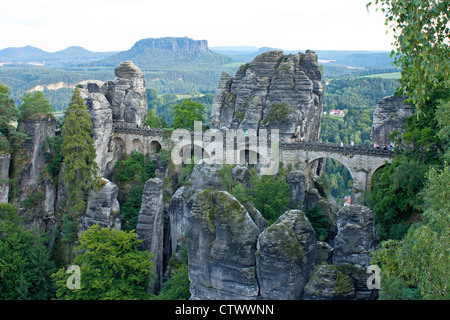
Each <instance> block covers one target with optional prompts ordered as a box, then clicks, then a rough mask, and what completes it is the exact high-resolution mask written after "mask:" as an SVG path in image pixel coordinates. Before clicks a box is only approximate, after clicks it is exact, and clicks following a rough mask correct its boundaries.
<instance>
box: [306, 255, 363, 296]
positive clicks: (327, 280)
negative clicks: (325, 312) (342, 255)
mask: <svg viewBox="0 0 450 320" xmlns="http://www.w3.org/2000/svg"><path fill="white" fill-rule="evenodd" d="M354 298H355V289H354V287H353V284H352V281H351V279H350V277H348V276H347V275H345V274H343V273H342V272H340V271H339V270H338V269H337V267H336V266H333V265H328V264H324V265H319V266H317V267H316V268H315V269H314V271H313V272H312V273H311V276H310V278H309V280H308V283H307V284H306V286H305V292H304V295H303V299H304V300H353V299H354Z"/></svg>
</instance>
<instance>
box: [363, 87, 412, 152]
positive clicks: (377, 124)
mask: <svg viewBox="0 0 450 320" xmlns="http://www.w3.org/2000/svg"><path fill="white" fill-rule="evenodd" d="M406 99H407V97H397V96H395V95H393V96H388V97H384V98H383V99H381V100H380V101H378V104H377V107H376V108H375V111H374V113H373V124H372V132H371V134H370V136H371V139H372V142H373V143H374V144H376V145H378V146H379V147H380V148H383V147H384V146H389V145H390V144H391V143H392V141H391V139H390V138H389V135H390V134H391V133H392V132H393V131H394V130H395V131H398V132H400V133H402V132H403V127H404V125H405V121H406V118H408V117H410V116H411V114H412V108H411V106H410V105H409V104H405V103H404V101H405V100H406Z"/></svg>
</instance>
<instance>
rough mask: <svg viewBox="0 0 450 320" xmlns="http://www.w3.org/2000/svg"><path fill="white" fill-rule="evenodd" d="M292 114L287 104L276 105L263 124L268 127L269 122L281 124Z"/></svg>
mask: <svg viewBox="0 0 450 320" xmlns="http://www.w3.org/2000/svg"><path fill="white" fill-rule="evenodd" d="M290 112H292V111H291V107H289V105H288V104H287V103H284V102H282V103H280V104H274V105H273V106H272V109H270V111H269V114H268V116H267V118H265V119H264V120H263V121H262V124H263V125H266V124H268V123H269V122H274V123H280V122H282V121H284V120H285V119H286V117H287V116H288V114H289V113H290Z"/></svg>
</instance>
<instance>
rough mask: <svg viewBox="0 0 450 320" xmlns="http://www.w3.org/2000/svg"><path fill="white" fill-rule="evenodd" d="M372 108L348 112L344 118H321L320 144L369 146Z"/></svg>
mask: <svg viewBox="0 0 450 320" xmlns="http://www.w3.org/2000/svg"><path fill="white" fill-rule="evenodd" d="M374 110H375V109H374V108H367V109H358V110H349V111H348V113H347V115H346V116H345V117H334V116H329V115H325V116H323V117H322V123H321V131H320V140H321V142H329V143H341V142H342V143H343V144H345V145H350V144H351V142H352V141H353V142H354V144H355V145H366V146H371V145H372V140H371V137H370V133H371V130H372V118H373V112H374Z"/></svg>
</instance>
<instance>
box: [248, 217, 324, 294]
mask: <svg viewBox="0 0 450 320" xmlns="http://www.w3.org/2000/svg"><path fill="white" fill-rule="evenodd" d="M257 250H258V251H257V253H256V257H257V259H256V260H257V263H256V270H257V275H258V282H259V286H260V295H261V298H262V299H270V300H278V299H281V300H296V299H300V297H301V295H302V293H303V288H304V286H305V284H306V282H307V280H308V277H309V274H310V272H311V271H312V269H313V266H314V263H315V261H316V256H317V249H316V235H315V232H314V229H313V227H312V226H311V224H310V223H309V221H308V219H307V218H306V216H305V214H304V213H303V212H301V211H300V210H290V211H287V212H286V213H284V214H283V215H282V216H281V217H280V218H278V220H277V221H276V222H275V223H274V224H272V225H271V226H270V227H268V228H267V229H265V230H264V231H263V232H262V233H261V234H260V235H259V237H258V244H257Z"/></svg>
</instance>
